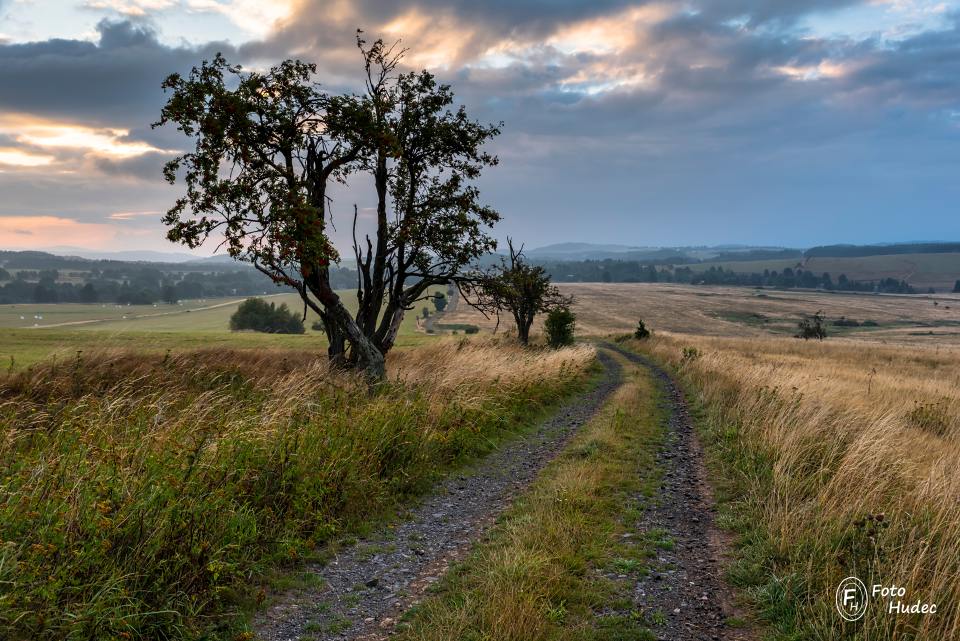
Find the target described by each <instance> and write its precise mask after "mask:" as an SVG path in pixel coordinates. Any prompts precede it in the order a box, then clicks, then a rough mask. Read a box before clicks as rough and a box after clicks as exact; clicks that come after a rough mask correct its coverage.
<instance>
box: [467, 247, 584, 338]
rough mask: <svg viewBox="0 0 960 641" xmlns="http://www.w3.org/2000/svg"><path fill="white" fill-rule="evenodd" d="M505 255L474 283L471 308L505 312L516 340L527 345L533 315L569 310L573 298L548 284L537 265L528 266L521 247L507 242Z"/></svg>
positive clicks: (547, 279)
mask: <svg viewBox="0 0 960 641" xmlns="http://www.w3.org/2000/svg"><path fill="white" fill-rule="evenodd" d="M507 248H508V250H509V256H508V257H507V258H503V259H501V262H500V265H499V266H497V267H495V268H494V269H493V270H492V271H491V272H489V273H487V274H486V275H485V276H483V277H481V278H478V279H477V280H476V285H475V286H474V287H473V288H472V289H471V290H470V292H468V293H472V294H473V296H474V298H475V300H474V301H472V302H471V304H472V305H474V306H475V307H477V308H478V309H480V310H481V311H483V312H485V313H494V314H496V315H497V318H498V320H499V316H500V313H501V312H504V311H505V312H509V313H510V315H511V316H513V320H514V323H515V324H516V326H517V338H518V339H519V340H520V342H521V343H523V344H524V345H526V344H528V343H529V342H530V328H531V327H532V326H533V321H534V318H535V317H536V315H537V314H540V313H543V312H549V311H550V310H553V309H559V308H569V307H570V306H571V305H572V304H573V299H572V298H571V297H569V296H564V295H563V294H561V293H560V290H559V289H557V287H556V285H553V284H552V283H551V282H550V275H549V274H548V273H547V271H546V270H545V269H544V268H543V267H541V266H540V265H531V264H530V263H528V262H527V260H526V258H525V257H524V255H523V246H521V247H520V249H514V247H513V241H512V240H511V239H509V238H508V239H507Z"/></svg>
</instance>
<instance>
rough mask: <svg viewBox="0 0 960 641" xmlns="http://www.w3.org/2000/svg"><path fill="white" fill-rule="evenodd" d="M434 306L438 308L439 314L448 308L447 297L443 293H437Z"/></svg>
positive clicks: (434, 297) (434, 296)
mask: <svg viewBox="0 0 960 641" xmlns="http://www.w3.org/2000/svg"><path fill="white" fill-rule="evenodd" d="M433 306H434V307H436V308H437V311H438V312H442V311H443V310H445V309H446V308H447V297H446V295H445V294H443V293H442V292H437V293H436V294H434V295H433Z"/></svg>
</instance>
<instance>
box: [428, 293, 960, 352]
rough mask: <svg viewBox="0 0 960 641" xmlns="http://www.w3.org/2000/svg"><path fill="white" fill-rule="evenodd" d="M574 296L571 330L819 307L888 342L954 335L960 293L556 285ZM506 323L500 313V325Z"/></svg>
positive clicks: (694, 330) (460, 314)
mask: <svg viewBox="0 0 960 641" xmlns="http://www.w3.org/2000/svg"><path fill="white" fill-rule="evenodd" d="M560 288H561V290H562V291H563V292H564V293H566V294H572V295H573V296H574V298H575V300H576V302H575V304H574V311H575V312H576V314H577V331H578V333H580V334H581V335H605V334H617V333H624V332H630V331H633V329H634V328H635V327H636V325H637V320H639V319H641V318H642V319H643V320H644V321H645V322H646V324H647V326H648V327H649V328H651V329H652V330H654V331H657V330H664V331H671V332H682V333H687V334H701V335H708V336H764V335H767V336H769V335H781V336H782V335H791V334H793V333H794V332H795V331H796V324H797V321H798V320H799V319H800V318H801V317H802V316H803V315H805V314H812V313H814V312H816V311H818V310H822V311H823V312H824V314H825V315H826V316H827V318H828V319H829V320H834V319H837V318H840V317H841V316H842V317H846V318H849V319H854V320H857V321H861V322H862V321H864V320H868V321H873V322H875V323H877V327H860V328H852V329H851V328H840V327H832V326H831V327H830V328H829V330H830V334H831V335H832V336H834V337H837V336H855V337H858V338H868V339H871V340H879V341H893V342H943V341H945V342H951V343H960V296H958V295H953V294H946V295H939V294H938V295H936V296H930V295H911V296H906V295H875V294H837V293H829V292H807V291H775V290H762V291H760V290H754V289H749V288H745V287H706V286H689V285H666V284H655V283H576V284H563V285H560ZM934 302H936V305H935V304H934ZM444 322H449V323H473V324H475V325H479V326H480V327H482V328H484V329H485V330H491V329H492V328H493V327H494V325H495V320H494V319H485V318H484V317H483V316H481V315H480V314H479V313H477V312H476V311H474V310H472V309H470V308H469V307H467V306H461V308H460V309H459V310H458V311H457V312H456V313H455V314H452V315H448V317H447V318H445V320H444ZM511 326H512V323H511V321H509V320H508V319H507V318H503V319H501V324H500V328H501V330H507V329H509V328H510V327H511Z"/></svg>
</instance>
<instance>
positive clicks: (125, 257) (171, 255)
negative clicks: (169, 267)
mask: <svg viewBox="0 0 960 641" xmlns="http://www.w3.org/2000/svg"><path fill="white" fill-rule="evenodd" d="M44 251H46V252H49V253H51V254H56V255H58V256H76V257H78V258H87V259H90V260H121V261H129V262H134V263H141V262H143V263H185V262H188V261H195V260H204V259H203V258H202V257H200V256H194V255H193V254H185V253H183V252H158V251H150V250H131V251H114V252H106V251H93V250H89V249H83V248H82V247H69V246H67V247H48V248H46V249H45V250H44ZM215 258H216V257H215Z"/></svg>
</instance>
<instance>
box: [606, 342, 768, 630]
mask: <svg viewBox="0 0 960 641" xmlns="http://www.w3.org/2000/svg"><path fill="white" fill-rule="evenodd" d="M603 347H606V348H608V349H611V350H615V351H617V352H618V353H620V354H622V355H623V356H624V357H626V358H627V359H629V360H630V361H632V362H634V363H636V364H638V365H640V366H641V367H644V368H646V369H647V370H649V371H650V372H651V373H652V374H653V376H654V378H655V379H656V381H657V382H658V384H659V385H660V388H661V390H662V392H663V396H662V403H663V404H664V406H665V409H666V410H667V416H668V419H667V426H666V427H667V434H666V438H665V439H664V443H663V446H662V447H661V448H660V451H659V452H658V453H657V465H658V466H659V467H660V470H661V472H662V480H661V484H660V488H659V492H658V493H657V495H656V496H655V497H654V498H653V499H648V498H645V497H642V496H640V497H638V499H637V500H638V501H639V502H640V503H641V504H642V506H643V517H642V519H641V529H642V530H643V531H644V532H650V531H656V533H657V538H659V539H661V540H663V541H665V542H666V541H672V543H673V545H672V547H671V546H669V545H664V546H660V547H658V548H657V557H656V558H655V559H652V564H653V568H652V570H651V572H650V573H649V574H647V575H646V576H644V577H642V578H641V579H640V580H639V581H638V582H637V584H636V586H635V587H634V601H635V602H636V604H637V605H638V607H639V608H640V610H641V611H642V612H646V613H654V612H656V613H659V614H661V615H662V617H658V618H660V619H661V621H662V622H663V625H659V626H656V627H654V628H653V632H654V633H655V634H657V638H658V639H662V640H664V641H709V640H721V639H722V640H724V641H749V640H750V639H753V638H754V636H753V633H752V631H751V630H749V629H745V628H736V627H731V626H729V625H728V624H727V619H728V618H730V617H736V616H739V615H741V614H742V613H740V612H739V611H738V609H737V608H736V606H735V604H734V603H733V600H732V598H731V590H730V588H729V587H728V586H727V585H726V584H725V582H724V580H723V566H724V554H725V549H726V546H725V545H724V544H723V542H722V538H721V535H720V533H719V531H718V530H717V529H716V528H715V527H714V524H713V521H714V507H713V501H712V500H711V491H710V488H709V486H708V485H707V483H706V480H705V478H704V468H703V456H702V451H701V448H700V444H699V441H698V439H697V437H696V434H695V432H694V428H693V422H692V421H691V419H690V411H689V407H688V405H687V402H686V399H685V398H684V396H683V392H682V391H681V390H680V388H679V387H677V385H676V383H675V382H674V381H673V379H672V378H671V377H670V375H669V374H667V372H665V371H664V370H663V369H662V368H661V367H660V366H658V365H657V364H655V363H654V362H652V361H650V360H649V359H647V358H645V357H643V356H640V355H637V354H634V353H632V352H629V351H626V350H623V349H621V348H619V347H618V346H616V345H612V344H605V345H603Z"/></svg>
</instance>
